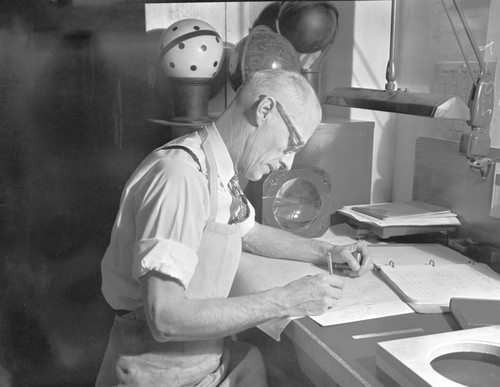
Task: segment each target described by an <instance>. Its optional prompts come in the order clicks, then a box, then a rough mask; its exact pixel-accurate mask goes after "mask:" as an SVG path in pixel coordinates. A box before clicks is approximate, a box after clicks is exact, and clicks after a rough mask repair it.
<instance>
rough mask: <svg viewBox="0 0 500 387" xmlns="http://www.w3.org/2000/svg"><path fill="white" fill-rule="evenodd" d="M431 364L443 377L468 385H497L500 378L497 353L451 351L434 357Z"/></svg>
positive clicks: (484, 386)
mask: <svg viewBox="0 0 500 387" xmlns="http://www.w3.org/2000/svg"><path fill="white" fill-rule="evenodd" d="M497 349H498V348H497ZM431 366H432V368H433V369H434V370H435V371H436V372H438V373H439V374H441V375H442V376H444V377H445V378H447V379H450V380H452V381H454V382H456V383H461V384H463V385H466V386H469V387H498V381H499V380H500V357H499V353H485V352H466V351H461V352H452V353H447V354H445V355H441V356H439V357H437V358H435V359H434V360H432V361H431Z"/></svg>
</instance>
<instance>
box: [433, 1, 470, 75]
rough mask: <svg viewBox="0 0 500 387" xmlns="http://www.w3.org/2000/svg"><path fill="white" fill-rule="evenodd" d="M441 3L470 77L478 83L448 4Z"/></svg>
mask: <svg viewBox="0 0 500 387" xmlns="http://www.w3.org/2000/svg"><path fill="white" fill-rule="evenodd" d="M441 3H442V4H443V8H444V11H445V12H446V16H448V20H449V21H450V25H451V29H452V30H453V33H454V34H455V38H457V43H458V47H460V51H461V52H462V56H463V57H464V60H465V65H466V66H467V70H468V71H467V72H468V73H469V75H470V77H471V78H472V82H473V83H474V82H476V79H475V78H474V76H473V75H472V69H471V67H470V65H469V61H468V60H467V56H466V55H465V49H464V46H463V45H462V42H461V40H460V37H459V36H458V31H457V28H456V27H455V23H453V19H452V18H451V15H450V11H448V8H447V7H446V4H445V3H444V0H441Z"/></svg>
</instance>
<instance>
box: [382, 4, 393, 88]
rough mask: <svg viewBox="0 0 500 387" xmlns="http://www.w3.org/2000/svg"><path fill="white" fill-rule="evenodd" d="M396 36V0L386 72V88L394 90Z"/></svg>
mask: <svg viewBox="0 0 500 387" xmlns="http://www.w3.org/2000/svg"><path fill="white" fill-rule="evenodd" d="M395 37H396V0H392V2H391V36H390V40H389V61H388V62H387V69H386V72H385V79H386V80H387V83H386V84H385V89H386V90H394V89H395V88H396V83H395V81H396V66H395V63H394V57H395V48H394V41H395Z"/></svg>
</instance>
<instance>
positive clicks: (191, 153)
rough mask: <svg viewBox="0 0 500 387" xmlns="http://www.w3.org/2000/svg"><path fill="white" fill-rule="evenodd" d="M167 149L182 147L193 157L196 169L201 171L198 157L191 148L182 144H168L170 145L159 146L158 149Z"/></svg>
mask: <svg viewBox="0 0 500 387" xmlns="http://www.w3.org/2000/svg"><path fill="white" fill-rule="evenodd" d="M167 149H182V150H184V151H186V152H187V153H189V155H190V156H191V157H192V158H193V160H194V161H196V164H198V170H199V171H200V172H201V171H202V170H201V163H200V159H198V156H196V155H195V154H194V152H193V151H192V150H191V149H189V148H188V147H186V146H182V145H170V146H164V147H163V148H160V149H159V150H167Z"/></svg>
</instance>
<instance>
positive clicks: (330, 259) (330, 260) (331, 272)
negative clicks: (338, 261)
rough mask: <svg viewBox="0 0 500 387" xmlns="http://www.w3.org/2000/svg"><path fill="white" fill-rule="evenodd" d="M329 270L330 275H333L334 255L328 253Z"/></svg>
mask: <svg viewBox="0 0 500 387" xmlns="http://www.w3.org/2000/svg"><path fill="white" fill-rule="evenodd" d="M328 270H329V271H330V274H333V264H332V255H331V254H330V252H328Z"/></svg>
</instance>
